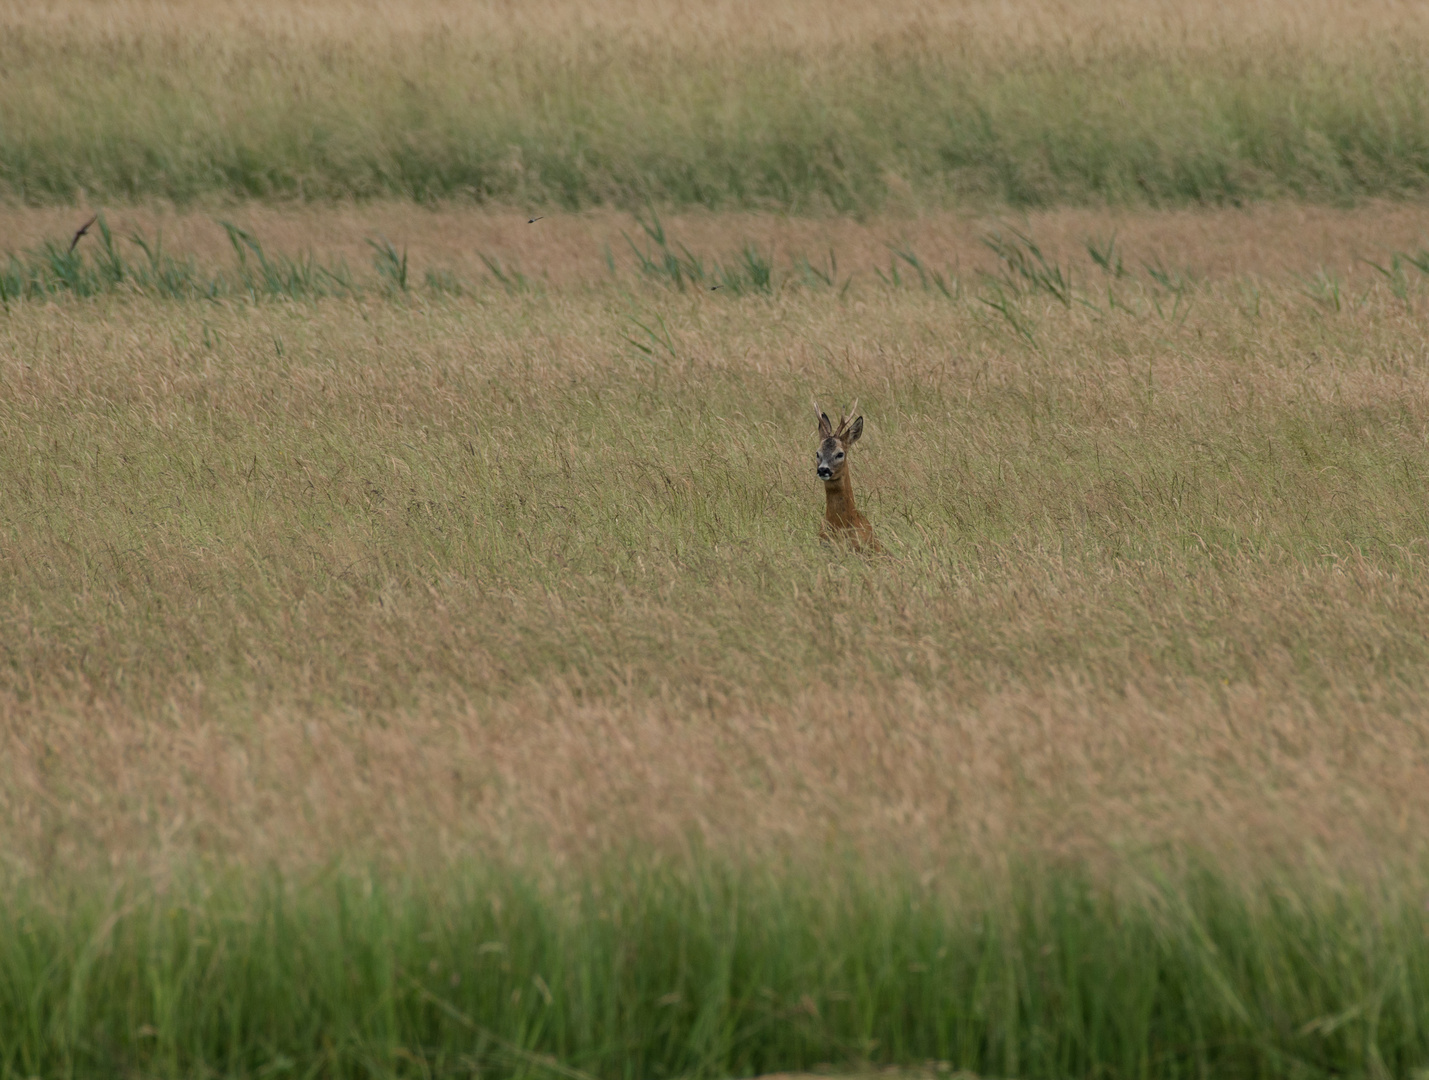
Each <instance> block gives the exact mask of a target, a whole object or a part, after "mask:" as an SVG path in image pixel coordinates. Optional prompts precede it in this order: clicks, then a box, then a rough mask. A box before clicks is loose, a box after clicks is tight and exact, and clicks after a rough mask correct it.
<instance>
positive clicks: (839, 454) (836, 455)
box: [834, 450, 844, 461]
mask: <svg viewBox="0 0 1429 1080" xmlns="http://www.w3.org/2000/svg"><path fill="white" fill-rule="evenodd" d="M843 456H844V452H843V451H842V450H840V451H839V452H838V453H837V454H835V455H834V460H835V461H837V460H838V459H839V458H841V457H843Z"/></svg>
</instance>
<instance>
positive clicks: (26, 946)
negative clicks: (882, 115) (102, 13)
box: [0, 203, 1429, 1080]
mask: <svg viewBox="0 0 1429 1080" xmlns="http://www.w3.org/2000/svg"><path fill="white" fill-rule="evenodd" d="M240 209H242V208H240ZM7 215H8V216H7V217H6V218H5V219H4V220H5V222H6V224H7V228H9V229H10V230H11V235H16V236H28V237H34V238H35V239H32V240H27V241H26V245H25V246H24V247H23V248H21V249H17V250H16V251H15V252H14V253H13V255H12V257H10V258H9V261H8V262H7V263H6V266H7V267H8V269H4V270H3V272H0V280H3V281H4V282H5V283H6V284H5V285H4V289H5V302H4V309H3V315H0V387H3V393H0V489H3V491H4V492H5V499H4V503H3V506H0V530H3V531H2V532H0V536H3V543H0V657H3V663H0V739H3V750H2V751H0V852H3V859H4V867H3V874H4V879H5V888H6V892H7V902H6V904H5V905H4V914H3V915H0V950H3V952H4V960H3V962H0V971H3V972H4V975H3V977H0V1071H3V1072H4V1073H5V1074H6V1075H12V1076H30V1075H58V1074H63V1075H90V1074H100V1073H104V1074H112V1073H113V1072H115V1071H123V1072H126V1073H130V1074H133V1075H165V1076H169V1075H172V1076H179V1075H184V1076H188V1075H194V1074H196V1073H205V1074H215V1075H234V1076H239V1075H242V1076H248V1075H258V1074H262V1075H269V1074H286V1073H289V1072H291V1073H304V1074H311V1075H318V1074H324V1075H340V1076H346V1075H354V1076H355V1075H412V1076H430V1075H449V1074H462V1075H467V1074H471V1073H474V1072H486V1073H491V1074H494V1075H501V1076H506V1075H511V1076H517V1075H519V1076H528V1075H538V1074H542V1075H544V1074H559V1075H561V1076H564V1077H567V1078H568V1080H569V1078H580V1077H586V1076H598V1077H616V1076H636V1075H664V1076H684V1075H691V1076H694V1075H700V1076H716V1075H735V1074H747V1073H753V1072H766V1071H775V1070H786V1069H810V1068H819V1067H822V1068H833V1069H837V1070H842V1069H850V1068H852V1069H859V1068H867V1067H869V1066H871V1065H890V1064H891V1065H900V1066H903V1067H907V1068H914V1069H918V1070H926V1071H928V1072H929V1073H930V1074H932V1073H937V1072H939V1071H943V1072H947V1071H951V1070H967V1071H972V1072H977V1073H982V1074H988V1075H1007V1076H1037V1077H1044V1076H1045V1077H1053V1076H1067V1075H1084V1076H1089V1075H1093V1074H1104V1075H1112V1076H1131V1075H1142V1076H1158V1077H1159V1076H1183V1075H1211V1074H1223V1073H1231V1074H1236V1075H1251V1074H1254V1075H1260V1076H1286V1077H1291V1076H1295V1077H1300V1076H1329V1075H1366V1076H1369V1075H1373V1076H1417V1075H1418V1073H1416V1070H1421V1071H1422V1070H1423V1069H1424V1068H1425V1067H1426V1062H1429V1029H1426V1027H1425V1024H1424V1020H1423V1015H1422V1002H1423V1001H1424V1000H1426V996H1425V995H1426V993H1429V949H1426V946H1425V941H1426V940H1429V938H1426V936H1425V930H1426V928H1429V926H1426V924H1429V874H1426V873H1425V861H1424V859H1425V851H1424V847H1423V837H1424V836H1425V835H1426V830H1429V764H1426V762H1429V758H1427V757H1426V742H1427V741H1429V725H1426V721H1425V716H1426V709H1429V572H1426V563H1425V550H1424V549H1425V544H1426V537H1429V500H1426V496H1425V482H1424V478H1425V476H1426V475H1429V439H1426V435H1429V397H1426V393H1425V391H1426V387H1425V381H1426V379H1429V363H1427V362H1426V341H1425V322H1424V312H1425V310H1426V306H1429V273H1426V271H1429V259H1426V257H1425V255H1424V251H1425V246H1426V243H1429V211H1426V210H1425V209H1424V208H1423V207H1418V206H1415V205H1412V204H1403V203H1401V204H1383V205H1374V206H1370V207H1368V208H1365V209H1362V210H1330V209H1320V210H1315V209H1306V208H1296V207H1293V206H1284V205H1282V206H1274V207H1262V208H1258V209H1254V210H1248V211H1238V210H1221V211H1205V210H1202V211H1188V212H1184V213H1179V214H1167V213H1152V212H1135V213H1133V212H1117V213H1111V212H1090V211H1077V210H1068V211H1049V212H1046V213H1042V214H1039V215H1034V216H1031V217H1015V218H1014V217H1009V216H1006V215H1004V216H1002V217H998V218H987V219H972V218H965V217H961V216H955V215H944V216H941V217H939V216H934V217H927V218H922V219H899V218H893V219H877V220H871V221H870V222H867V223H865V224H862V225H860V224H857V223H854V222H851V221H847V220H842V221H838V220H832V221H830V220H826V221H816V222H807V221H806V222H800V221H797V220H791V219H765V218H761V217H758V216H750V217H723V216H709V215H700V214H695V215H686V216H678V215H676V216H670V217H666V218H660V217H658V216H656V215H654V214H652V213H650V212H648V211H647V212H645V213H643V214H642V215H641V216H640V217H639V218H636V217H632V216H629V215H618V214H607V215H604V216H602V215H583V216H561V215H557V216H556V217H555V218H553V219H551V220H548V221H542V222H538V223H536V224H534V225H531V224H528V223H527V220H526V218H525V217H524V216H521V215H513V214H511V213H502V214H496V213H487V212H482V211H472V210H465V211H463V210H456V209H447V210H438V211H431V210H419V209H414V208H410V207H405V208H404V207H401V206H390V205H385V206H377V207H372V208H370V210H369V211H367V212H364V211H362V210H359V209H354V208H350V207H349V208H341V207H339V208H333V209H330V210H322V209H314V208H306V209H305V208H300V207H295V208H289V209H286V210H284V209H281V208H269V209H263V208H257V207H254V208H247V209H244V210H243V216H241V218H240V220H239V222H238V223H235V222H234V221H228V223H227V225H224V224H222V223H220V221H219V220H217V219H216V218H215V217H214V216H210V215H206V214H189V215H183V214H175V213H173V212H171V211H170V212H163V213H160V212H150V211H135V212H132V213H116V214H113V215H109V214H107V215H105V217H104V219H103V222H102V224H103V226H104V229H103V230H101V228H100V224H101V223H100V222H96V224H95V226H94V227H93V228H92V229H91V231H90V233H89V234H87V235H86V236H85V237H83V238H82V239H81V240H80V242H79V243H78V244H76V245H75V248H74V251H73V252H70V251H68V250H67V248H68V245H69V242H70V236H71V234H72V232H73V231H74V228H75V227H76V226H77V225H78V224H79V223H81V222H82V221H84V220H85V218H86V217H87V216H88V215H87V212H86V213H80V212H78V211H75V210H70V211H67V212H63V213H61V212H59V211H56V210H53V209H51V210H44V211H23V210H11V211H7ZM234 216H235V217H237V216H238V215H237V214H235V215H234ZM224 220H227V219H224ZM62 221H63V224H62V225H61V222H62ZM161 230H162V231H163V233H164V235H165V236H166V237H167V238H168V239H167V240H166V241H165V246H164V247H163V248H162V249H159V248H158V244H159V233H160V231H161ZM46 235H47V236H49V238H50V242H49V243H48V245H47V244H46V243H45V242H44V241H43V240H42V239H38V238H39V237H43V236H46ZM408 235H410V236H412V237H413V238H414V242H413V244H411V245H409V244H408V243H407V242H406V237H407V236H408ZM106 237H107V238H106ZM1277 237H1278V238H1279V242H1278V243H1275V242H1272V241H1274V240H1275V238H1277ZM141 241H142V242H141ZM443 244H446V245H448V246H447V247H443V246H442V245H443ZM146 248H147V250H146ZM156 252H157V255H156ZM473 252H475V254H474V255H473ZM165 260H169V261H167V262H166V261H165ZM165 282H167V284H165ZM334 282H343V283H344V284H343V285H342V287H341V288H338V287H337V286H335V285H334V284H333V283H334ZM815 397H817V398H818V400H819V401H821V402H822V403H824V404H825V405H826V406H827V407H834V408H837V407H838V406H840V405H843V404H845V403H847V402H848V401H849V400H851V399H853V398H855V397H857V398H858V399H859V401H860V403H861V404H860V409H861V411H862V412H863V414H864V415H865V416H866V417H867V425H868V426H867V431H866V433H865V435H864V437H863V440H862V441H861V442H860V443H859V445H858V446H857V447H855V449H854V451H853V458H852V468H853V474H854V479H855V485H856V490H857V492H858V494H859V497H860V500H861V505H862V507H863V509H864V510H865V511H866V512H867V513H868V514H869V516H870V517H871V518H872V520H873V522H874V526H875V528H876V530H877V532H878V535H879V537H880V539H881V540H882V542H883V544H884V545H885V546H886V547H887V549H888V551H889V556H888V557H886V558H880V559H873V558H862V557H859V556H857V555H853V554H851V553H848V552H843V551H840V550H836V549H833V550H831V549H827V548H823V547H821V546H820V545H819V543H818V542H817V540H816V528H817V521H818V517H819V514H820V512H821V508H822V492H821V491H820V489H819V485H818V482H817V480H816V479H815V477H814V475H813V450H814V445H815V442H814V427H815V425H814V415H813V410H812V407H811V404H810V402H811V399H812V398H815Z"/></svg>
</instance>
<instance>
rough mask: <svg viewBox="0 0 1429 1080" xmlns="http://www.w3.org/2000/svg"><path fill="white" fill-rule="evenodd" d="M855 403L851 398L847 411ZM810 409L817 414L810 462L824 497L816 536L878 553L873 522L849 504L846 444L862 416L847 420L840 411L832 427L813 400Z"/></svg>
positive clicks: (860, 428) (850, 442)
mask: <svg viewBox="0 0 1429 1080" xmlns="http://www.w3.org/2000/svg"><path fill="white" fill-rule="evenodd" d="M857 407H858V403H857V402H855V403H854V406H853V408H851V409H849V412H853V411H855V409H857ZM814 411H815V412H816V413H818V414H819V448H818V450H817V451H815V452H814V464H815V467H816V469H817V471H818V474H819V479H820V480H822V481H823V482H824V500H825V501H824V520H823V521H821V522H819V539H820V540H823V541H825V542H829V541H833V540H843V541H846V542H848V543H849V544H850V545H852V546H853V549H854V550H855V551H869V552H873V553H875V554H881V553H882V551H883V546H882V545H881V544H880V543H879V542H878V540H877V539H876V538H875V537H874V535H873V526H872V525H870V524H869V523H868V518H866V517H864V516H863V515H862V514H860V513H859V512H858V508H857V507H856V506H854V504H853V477H852V476H850V475H849V470H848V448H849V447H850V446H852V445H853V444H854V443H856V442H858V437H859V436H860V435H862V434H863V417H861V416H858V417H855V418H854V419H853V420H850V419H849V418H848V417H847V416H845V415H842V414H840V416H839V426H838V428H837V429H835V427H834V425H833V424H832V423H830V422H829V417H828V414H827V413H825V412H821V411H820V410H819V406H818V404H817V403H815V405H814Z"/></svg>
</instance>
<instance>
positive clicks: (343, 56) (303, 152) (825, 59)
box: [0, 13, 1429, 213]
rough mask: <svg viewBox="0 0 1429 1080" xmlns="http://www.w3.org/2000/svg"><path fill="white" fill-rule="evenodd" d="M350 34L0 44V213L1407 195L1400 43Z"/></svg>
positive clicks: (1403, 47) (1412, 64)
mask: <svg viewBox="0 0 1429 1080" xmlns="http://www.w3.org/2000/svg"><path fill="white" fill-rule="evenodd" d="M1077 17H1078V16H1077V15H1076V14H1075V13H1071V14H1068V13H1063V15H1062V16H1061V18H1077ZM353 18H357V17H353ZM373 20H376V22H377V25H378V29H377V30H376V31H374V32H372V33H370V34H369V36H368V38H367V39H366V40H351V39H347V40H336V41H333V40H328V39H326V38H325V37H324V36H323V33H322V32H321V31H320V30H318V29H316V28H314V29H311V30H309V31H307V33H306V34H304V33H303V32H300V33H299V34H298V35H297V36H296V37H295V38H293V37H289V36H288V35H287V34H286V33H274V34H272V35H271V36H265V34H264V32H263V30H262V28H261V21H255V24H254V25H239V26H235V27H232V28H231V32H230V33H225V34H219V35H212V34H210V33H209V32H208V28H206V27H205V28H202V29H191V30H190V31H188V32H187V34H185V33H184V32H176V33H173V34H171V35H169V36H160V35H158V34H157V33H156V32H154V31H151V30H147V29H144V28H136V29H135V30H134V31H133V33H132V34H130V35H125V34H122V33H120V34H106V33H105V32H104V30H103V28H95V29H94V30H93V31H88V32H83V31H81V30H80V29H76V28H75V27H73V26H72V27H67V28H64V29H59V28H56V27H54V26H48V27H37V28H34V29H32V30H30V31H29V32H27V33H17V34H15V35H14V38H15V40H14V42H13V43H12V44H11V45H9V46H3V45H0V113H3V114H4V115H5V116H6V117H7V123H6V124H5V126H4V128H3V131H0V193H4V194H7V195H9V196H11V197H15V198H20V199H23V200H26V201H38V202H69V201H72V200H75V199H77V198H78V197H80V195H81V193H83V194H84V195H85V196H87V197H89V198H91V199H93V198H99V199H121V200H127V201H132V200H136V199H138V200H142V199H149V198H155V197H158V198H164V199H170V200H175V201H178V202H184V201H188V200H194V199H199V198H203V197H205V196H213V195H230V196H239V197H244V198H255V197H256V198H284V199H288V198H308V199H311V198H320V199H329V198H348V197H359V198H365V197H394V196H395V197H403V198H413V199H418V200H431V199H471V200H475V201H479V202H484V201H500V202H504V203H511V202H517V203H525V204H527V205H532V206H535V205H546V206H561V207H567V208H578V207H585V206H591V205H598V204H615V205H623V206H630V207H635V206H640V205H642V204H644V203H645V202H646V201H647V200H650V199H653V200H655V201H656V202H657V203H660V204H663V205H672V206H683V205H700V206H707V207H711V208H730V207H772V206H777V207H781V208H785V209H788V210H792V211H796V212H801V211H813V212H819V211H821V210H829V209H831V210H834V211H837V212H844V213H847V212H862V211H867V210H870V209H875V208H877V207H880V206H883V205H887V204H889V203H890V201H897V200H900V199H902V200H904V201H906V200H907V199H909V198H912V199H914V200H916V201H918V202H919V203H921V204H924V205H928V204H962V203H964V202H965V201H967V200H969V199H971V200H975V201H989V200H990V201H992V202H994V203H1002V204H1011V205H1014V206H1036V205H1049V204H1054V203H1060V202H1068V201H1070V202H1077V203H1091V204H1106V203H1136V204H1145V203H1149V204H1152V205H1166V204H1185V203H1235V202H1239V201H1240V200H1243V199H1250V198H1257V197H1264V196H1275V195H1285V194H1289V195H1295V196H1305V197H1311V198H1320V199H1330V200H1344V199H1354V198H1360V197H1364V196H1370V195H1386V194H1399V193H1406V192H1423V191H1426V190H1429V111H1426V109H1425V108H1424V104H1423V103H1424V102H1425V101H1426V100H1429V74H1426V72H1429V67H1426V65H1425V63H1424V51H1423V49H1424V47H1423V45H1422V44H1421V42H1420V41H1419V39H1418V38H1417V37H1415V36H1414V35H1413V34H1409V33H1405V34H1399V35H1396V34H1395V32H1394V28H1393V27H1389V28H1386V27H1384V26H1382V25H1381V26H1379V27H1378V29H1377V34H1378V36H1371V34H1370V33H1369V32H1367V31H1359V30H1357V29H1355V28H1354V24H1350V25H1349V26H1347V27H1345V38H1344V40H1343V41H1342V42H1341V44H1340V49H1339V52H1340V53H1341V55H1336V56H1329V55H1325V54H1324V53H1322V52H1321V51H1319V50H1317V49H1316V48H1314V47H1313V46H1307V45H1306V44H1304V43H1303V42H1298V41H1297V40H1295V39H1294V36H1293V34H1292V33H1291V32H1290V31H1289V30H1287V31H1286V34H1285V40H1283V41H1277V40H1274V39H1270V40H1267V39H1266V38H1265V37H1264V36H1262V37H1261V38H1260V39H1259V40H1256V41H1247V42H1240V41H1239V40H1238V38H1237V36H1236V33H1235V30H1234V29H1231V30H1228V31H1227V33H1226V36H1225V37H1224V38H1223V39H1221V40H1218V41H1214V42H1196V41H1193V42H1191V43H1190V44H1189V45H1183V44H1180V43H1178V42H1176V41H1174V40H1168V41H1167V42H1166V43H1165V45H1164V46H1162V47H1158V48H1155V49H1148V48H1146V47H1145V46H1144V45H1140V44H1136V43H1134V42H1131V41H1129V40H1128V41H1120V40H1118V39H1117V36H1116V35H1112V36H1111V37H1109V38H1108V40H1107V41H1106V42H1105V43H1103V44H1102V45H1101V46H1100V47H1099V48H1098V50H1097V55H1095V56H1094V57H1092V58H1088V57H1085V56H1080V55H1078V54H1077V52H1076V50H1074V49H1072V48H1070V47H1067V48H1065V49H1063V48H1061V47H1058V46H1057V45H1055V44H1052V45H1049V44H1047V43H1045V42H1043V43H1040V44H1039V46H1038V47H1036V48H1027V47H1025V46H1023V47H1019V48H1013V47H1007V46H993V45H988V44H986V43H983V42H980V41H979V39H978V37H977V36H976V34H974V33H973V32H971V31H963V32H961V33H957V34H948V35H945V36H942V37H938V38H937V39H935V40H929V39H928V38H927V35H926V33H920V32H916V31H910V32H907V33H904V34H901V35H900V34H898V33H896V31H895V32H892V33H891V36H890V37H889V38H887V39H883V38H878V37H872V36H871V37H870V38H869V39H868V40H864V41H857V42H854V43H850V44H848V45H845V46H843V47H840V48H826V49H820V50H802V49H799V48H797V47H780V46H779V45H777V44H773V43H771V42H770V41H768V40H763V41H761V40H759V39H758V37H757V35H756V36H754V37H753V38H752V39H751V40H749V41H744V42H738V43H736V45H731V46H728V47H725V48H704V47H700V46H698V45H692V44H690V43H689V42H683V41H682V42H681V43H678V44H676V43H669V44H664V45H662V44H659V43H655V44H646V45H642V44H641V43H640V42H639V41H638V40H637V39H634V38H631V39H627V38H625V37H622V36H621V35H619V34H615V33H612V32H610V31H609V30H605V31H601V30H600V29H598V28H589V29H586V30H585V32H584V33H583V35H582V38H581V41H580V43H579V44H578V45H575V46H572V45H570V44H569V43H566V42H562V41H555V42H552V41H544V40H543V39H542V33H543V31H542V29H541V27H540V26H539V25H530V26H524V25H523V26H521V27H519V28H518V30H517V31H515V33H516V34H517V36H516V38H515V40H514V42H513V41H502V40H496V41H493V42H490V43H488V42H484V41H483V40H482V38H481V37H480V36H479V35H476V34H473V33H472V32H470V31H466V30H464V29H463V28H462V27H460V26H457V27H455V28H454V27H450V26H443V27H442V28H441V31H440V33H437V32H435V31H434V32H433V33H432V34H431V35H430V37H429V38H422V37H416V38H414V37H413V35H412V34H410V33H402V32H391V33H383V32H382V30H381V25H380V19H378V18H377V16H374V15H371V14H368V15H366V16H364V17H361V18H357V22H358V23H359V24H360V26H361V27H362V28H366V29H368V30H371V25H369V24H371V23H372V22H373ZM75 21H76V23H78V24H79V26H80V27H83V26H84V25H85V24H88V23H90V22H92V21H93V20H90V19H88V18H87V17H85V16H83V15H81V16H79V17H78V18H77V19H76V20H75ZM530 21H531V22H532V23H538V22H539V20H537V19H535V18H533V19H532V20H530ZM522 22H523V23H525V22H526V20H524V19H523V20H522ZM255 27H256V28H255ZM7 36H8V35H7ZM355 36H357V37H359V38H360V37H361V35H360V34H356V35H355ZM374 39H375V42H376V43H374ZM774 40H775V41H777V40H778V39H777V38H775V39H774ZM1232 42H1234V43H1235V44H1230V43H1232ZM235 103H241V107H236V106H235Z"/></svg>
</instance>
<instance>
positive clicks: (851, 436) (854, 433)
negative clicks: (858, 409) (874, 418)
mask: <svg viewBox="0 0 1429 1080" xmlns="http://www.w3.org/2000/svg"><path fill="white" fill-rule="evenodd" d="M862 434H863V417H861V416H860V417H857V418H855V420H854V422H853V423H852V424H850V425H849V426H848V430H847V431H846V432H845V433H844V437H843V440H844V443H845V444H847V445H848V446H852V445H853V444H854V443H856V442H858V437H859V436H860V435H862Z"/></svg>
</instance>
